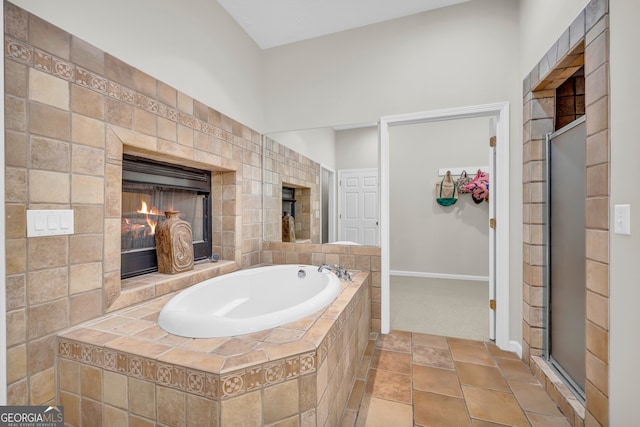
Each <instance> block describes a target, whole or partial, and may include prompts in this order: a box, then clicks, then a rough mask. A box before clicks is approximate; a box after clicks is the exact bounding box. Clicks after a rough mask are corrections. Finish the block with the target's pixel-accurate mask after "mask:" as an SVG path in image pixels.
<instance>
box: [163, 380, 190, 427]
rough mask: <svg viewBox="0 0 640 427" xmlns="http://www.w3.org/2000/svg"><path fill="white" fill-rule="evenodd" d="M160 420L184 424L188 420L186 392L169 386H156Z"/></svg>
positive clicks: (171, 424) (175, 424) (169, 423)
mask: <svg viewBox="0 0 640 427" xmlns="http://www.w3.org/2000/svg"><path fill="white" fill-rule="evenodd" d="M156 392H157V402H156V406H157V408H158V422H160V423H162V424H165V425H168V426H175V427H179V426H183V425H185V421H186V393H184V392H182V391H178V390H174V389H172V388H167V387H159V386H158V387H156Z"/></svg>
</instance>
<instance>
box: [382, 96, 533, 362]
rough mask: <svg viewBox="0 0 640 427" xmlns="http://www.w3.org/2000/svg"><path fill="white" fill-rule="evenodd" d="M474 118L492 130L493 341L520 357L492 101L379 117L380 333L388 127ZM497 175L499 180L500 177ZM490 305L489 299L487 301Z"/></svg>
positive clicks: (386, 266) (500, 139)
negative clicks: (513, 337)
mask: <svg viewBox="0 0 640 427" xmlns="http://www.w3.org/2000/svg"><path fill="white" fill-rule="evenodd" d="M475 117H491V118H493V119H494V122H493V123H494V126H495V130H496V140H495V141H496V158H495V159H496V166H495V172H494V175H495V179H494V184H493V188H492V191H491V193H492V194H493V195H494V203H495V212H492V214H495V215H494V217H493V218H492V219H495V223H496V224H497V226H496V228H495V229H494V230H495V231H494V233H495V236H494V237H493V238H491V245H492V248H491V249H490V256H492V257H493V260H494V261H490V263H489V264H490V273H489V283H490V285H489V287H490V289H495V297H494V300H495V305H494V307H495V311H494V314H495V322H494V324H495V340H496V344H497V345H498V346H499V347H500V348H502V349H504V350H510V351H515V352H517V353H518V354H519V355H521V354H522V348H521V347H520V346H519V343H516V342H514V343H510V342H509V183H508V179H509V178H508V177H509V104H508V103H496V104H486V105H479V106H471V107H462V108H454V109H447V110H436V111H429V112H420V113H412V114H403V115H398V116H386V117H382V118H381V119H380V126H379V132H380V150H381V156H380V183H381V187H380V193H381V209H380V220H381V221H380V232H381V233H380V235H381V241H380V243H381V270H382V271H381V332H382V333H383V334H386V333H389V331H390V326H391V325H390V324H391V322H390V258H391V253H390V251H391V248H390V173H389V172H390V164H389V144H390V141H389V127H391V126H398V125H405V124H413V123H425V122H437V121H443V120H455V119H464V118H475ZM501 177H502V178H501ZM487 306H489V301H487Z"/></svg>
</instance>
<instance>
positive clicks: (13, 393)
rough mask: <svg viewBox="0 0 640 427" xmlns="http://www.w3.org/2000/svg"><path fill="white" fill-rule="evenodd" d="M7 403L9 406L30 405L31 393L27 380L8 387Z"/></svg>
mask: <svg viewBox="0 0 640 427" xmlns="http://www.w3.org/2000/svg"><path fill="white" fill-rule="evenodd" d="M7 403H8V404H9V405H21V406H22V405H28V404H29V391H28V389H27V380H26V379H24V380H22V381H18V382H16V383H13V384H9V385H8V386H7Z"/></svg>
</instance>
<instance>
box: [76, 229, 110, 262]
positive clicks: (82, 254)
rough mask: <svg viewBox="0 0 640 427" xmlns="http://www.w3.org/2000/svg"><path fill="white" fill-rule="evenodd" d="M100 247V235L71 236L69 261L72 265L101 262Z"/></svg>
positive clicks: (101, 241)
mask: <svg viewBox="0 0 640 427" xmlns="http://www.w3.org/2000/svg"><path fill="white" fill-rule="evenodd" d="M102 247H103V237H102V235H101V234H83V235H73V236H71V238H70V261H71V263H74V264H75V263H88V262H96V261H101V260H102Z"/></svg>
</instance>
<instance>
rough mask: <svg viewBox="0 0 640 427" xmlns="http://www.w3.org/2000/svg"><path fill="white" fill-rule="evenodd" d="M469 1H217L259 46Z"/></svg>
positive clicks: (328, 32) (268, 46)
mask: <svg viewBox="0 0 640 427" xmlns="http://www.w3.org/2000/svg"><path fill="white" fill-rule="evenodd" d="M465 1H469V0H218V3H220V5H222V7H224V8H225V9H226V11H227V12H228V13H229V14H230V15H231V16H232V17H233V18H234V19H235V20H236V22H238V24H240V26H241V27H242V28H244V30H245V31H246V32H247V34H249V36H250V37H251V38H252V39H253V40H254V41H255V42H256V43H257V44H258V46H260V47H261V48H262V49H268V48H270V47H275V46H280V45H284V44H288V43H293V42H297V41H300V40H306V39H310V38H313V37H319V36H323V35H326V34H331V33H336V32H339V31H344V30H348V29H351V28H357V27H362V26H364V25H369V24H374V23H377V22H383V21H388V20H390V19H395V18H400V17H402V16H408V15H413V14H416V13H420V12H425V11H428V10H433V9H438V8H441V7H446V6H451V5H454V4H457V3H464V2H465Z"/></svg>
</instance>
